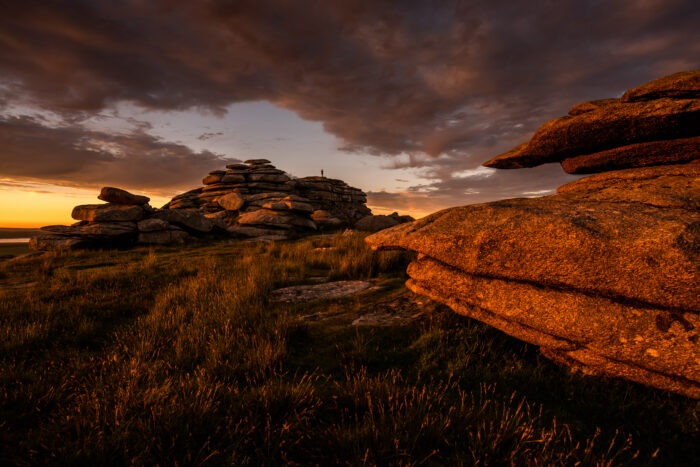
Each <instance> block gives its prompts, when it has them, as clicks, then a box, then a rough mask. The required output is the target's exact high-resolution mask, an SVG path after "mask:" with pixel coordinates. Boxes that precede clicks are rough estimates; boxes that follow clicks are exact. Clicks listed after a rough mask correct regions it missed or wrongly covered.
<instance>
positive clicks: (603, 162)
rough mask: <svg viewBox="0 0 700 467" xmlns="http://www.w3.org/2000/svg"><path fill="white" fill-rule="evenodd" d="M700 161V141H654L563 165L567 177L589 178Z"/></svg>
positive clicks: (585, 157)
mask: <svg viewBox="0 0 700 467" xmlns="http://www.w3.org/2000/svg"><path fill="white" fill-rule="evenodd" d="M695 159H700V137H694V138H681V139H670V140H662V141H651V142H648V143H637V144H631V145H628V146H622V147H618V148H614V149H608V150H607V151H601V152H596V153H593V154H587V155H584V156H577V157H569V158H566V159H564V160H563V161H562V162H561V166H562V168H563V169H564V171H565V172H566V173H570V174H589V173H596V172H604V171H608V170H619V169H627V168H633V167H647V166H653V165H668V164H679V163H684V162H690V161H692V160H695Z"/></svg>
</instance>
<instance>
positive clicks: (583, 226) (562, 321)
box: [367, 71, 700, 398]
mask: <svg viewBox="0 0 700 467" xmlns="http://www.w3.org/2000/svg"><path fill="white" fill-rule="evenodd" d="M699 159H700V71H692V72H684V73H678V74H675V75H671V76H668V77H665V78H661V79H659V80H656V81H653V82H651V83H648V84H645V85H643V86H640V87H638V88H635V89H632V90H630V91H628V92H627V93H625V94H624V95H623V96H622V97H621V98H620V99H605V100H603V101H594V102H588V103H584V104H579V105H577V106H575V107H574V108H573V109H571V111H570V112H569V115H568V116H566V117H561V118H558V119H555V120H552V121H550V122H548V123H546V124H544V125H542V127H540V128H539V129H538V130H537V131H536V133H535V134H534V136H533V137H532V139H531V140H530V141H529V142H528V143H526V144H524V145H521V146H519V147H518V148H515V149H514V150H513V151H511V152H509V153H506V154H504V155H501V156H498V157H496V158H494V159H492V160H490V161H488V162H486V163H485V164H484V165H486V166H489V167H497V168H520V167H532V166H535V165H538V164H542V163H548V162H559V163H561V165H562V167H563V168H564V170H566V171H567V172H570V173H595V175H592V176H589V177H586V178H582V179H580V180H577V181H575V182H573V183H569V184H567V185H564V186H562V187H560V188H559V189H558V190H557V194H555V195H552V196H546V197H542V198H531V199H510V200H504V201H497V202H492V203H487V204H481V205H471V206H463V207H458V208H452V209H447V210H444V211H441V212H438V213H435V214H432V215H430V216H428V217H426V218H423V219H421V220H418V221H416V222H412V223H407V224H404V225H400V226H397V227H394V228H391V229H388V230H384V231H382V232H379V233H377V234H374V235H372V236H370V237H368V238H367V241H368V242H369V243H370V244H371V245H372V246H373V247H374V248H378V249H393V248H403V249H407V250H412V251H416V252H418V253H419V255H418V258H417V259H416V260H415V261H414V262H412V263H411V264H410V266H409V268H408V273H409V276H410V280H409V281H408V282H407V286H408V287H409V288H410V289H412V290H413V291H415V292H417V293H421V294H424V295H427V296H429V297H431V298H433V299H436V300H438V301H441V302H443V303H446V304H448V305H449V306H450V307H451V308H452V309H453V310H455V311H456V312H458V313H461V314H464V315H467V316H470V317H473V318H476V319H478V320H480V321H483V322H485V323H487V324H490V325H492V326H494V327H496V328H498V329H501V330H502V331H504V332H506V333H508V334H511V335H513V336H515V337H517V338H520V339H522V340H524V341H527V342H530V343H533V344H536V345H539V346H540V347H541V350H542V353H543V354H544V355H545V356H547V357H549V358H550V359H553V360H554V361H557V362H560V363H563V364H567V365H569V366H571V367H575V368H578V369H581V370H583V371H584V372H587V373H592V374H604V375H610V376H616V377H623V378H627V379H630V380H633V381H636V382H639V383H642V384H646V385H650V386H654V387H657V388H661V389H665V390H670V391H675V392H678V393H681V394H684V395H686V396H689V397H694V398H700V212H699V207H700V160H699Z"/></svg>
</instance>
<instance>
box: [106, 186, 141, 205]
mask: <svg viewBox="0 0 700 467" xmlns="http://www.w3.org/2000/svg"><path fill="white" fill-rule="evenodd" d="M97 199H101V200H102V201H106V202H107V203H113V204H124V205H136V206H141V205H144V204H148V202H149V201H150V200H151V198H149V197H148V196H142V195H134V194H132V193H129V192H128V191H126V190H122V189H121V188H114V187H111V186H106V187H104V188H102V190H100V194H99V195H98V196H97Z"/></svg>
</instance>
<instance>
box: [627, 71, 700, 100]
mask: <svg viewBox="0 0 700 467" xmlns="http://www.w3.org/2000/svg"><path fill="white" fill-rule="evenodd" d="M664 97H670V98H673V99H700V72H698V70H694V71H681V72H679V73H674V74H672V75H668V76H664V77H663V78H659V79H655V80H654V81H652V82H650V83H646V84H642V85H641V86H637V87H636V88H633V89H630V90H629V91H627V92H626V93H624V94H623V95H622V99H620V100H621V101H622V102H637V101H650V100H654V99H662V98H664Z"/></svg>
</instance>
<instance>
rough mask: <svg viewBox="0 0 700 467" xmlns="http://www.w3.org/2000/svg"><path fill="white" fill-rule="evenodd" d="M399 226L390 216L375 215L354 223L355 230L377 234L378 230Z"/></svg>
mask: <svg viewBox="0 0 700 467" xmlns="http://www.w3.org/2000/svg"><path fill="white" fill-rule="evenodd" d="M396 225H399V221H398V220H396V219H394V218H393V217H391V216H384V215H377V216H372V215H370V216H365V217H363V218H362V219H360V220H359V221H357V222H356V223H355V226H354V227H355V228H356V229H357V230H362V231H364V232H379V231H380V230H384V229H388V228H389V227H394V226H396Z"/></svg>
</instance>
